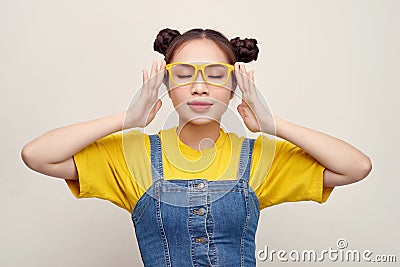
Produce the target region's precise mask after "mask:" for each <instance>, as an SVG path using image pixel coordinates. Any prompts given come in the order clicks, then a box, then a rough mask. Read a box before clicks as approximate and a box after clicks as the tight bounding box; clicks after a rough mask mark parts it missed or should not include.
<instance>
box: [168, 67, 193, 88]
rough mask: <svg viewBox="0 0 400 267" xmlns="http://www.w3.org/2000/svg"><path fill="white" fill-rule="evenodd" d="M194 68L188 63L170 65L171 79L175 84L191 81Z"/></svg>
mask: <svg viewBox="0 0 400 267" xmlns="http://www.w3.org/2000/svg"><path fill="white" fill-rule="evenodd" d="M195 71H196V68H195V67H194V66H191V65H188V64H178V65H175V66H173V67H172V79H173V81H174V83H175V84H178V85H180V84H187V83H190V82H192V80H193V77H194V75H195Z"/></svg>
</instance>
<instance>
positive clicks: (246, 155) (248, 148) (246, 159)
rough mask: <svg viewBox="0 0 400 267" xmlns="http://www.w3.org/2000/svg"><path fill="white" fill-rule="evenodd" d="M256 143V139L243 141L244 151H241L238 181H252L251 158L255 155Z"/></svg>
mask: <svg viewBox="0 0 400 267" xmlns="http://www.w3.org/2000/svg"><path fill="white" fill-rule="evenodd" d="M254 141H255V140H254V139H250V138H245V139H244V140H243V143H242V149H241V151H240V159H239V170H238V180H240V179H243V180H245V181H247V182H248V181H249V179H250V168H251V158H252V155H253V147H254Z"/></svg>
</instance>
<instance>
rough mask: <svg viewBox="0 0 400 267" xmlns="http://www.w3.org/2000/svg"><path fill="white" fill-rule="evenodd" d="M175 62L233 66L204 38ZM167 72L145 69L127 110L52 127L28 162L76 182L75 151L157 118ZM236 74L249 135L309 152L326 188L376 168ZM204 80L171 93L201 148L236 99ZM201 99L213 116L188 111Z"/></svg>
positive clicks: (29, 148) (187, 133)
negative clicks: (278, 112) (282, 114)
mask: <svg viewBox="0 0 400 267" xmlns="http://www.w3.org/2000/svg"><path fill="white" fill-rule="evenodd" d="M172 61H173V62H178V61H188V62H196V61H209V62H225V63H228V61H227V57H226V55H224V53H223V51H222V50H221V49H220V48H219V47H218V46H217V45H216V44H215V43H213V42H212V41H210V40H205V39H198V40H192V41H189V42H187V43H186V44H185V45H183V46H182V47H180V48H179V49H178V50H177V51H176V52H175V54H174V56H173V59H172ZM164 70H165V62H163V61H162V62H161V63H160V66H158V63H157V62H156V61H153V64H152V68H151V72H150V75H149V74H148V72H147V70H143V86H142V90H141V93H140V96H139V98H138V100H137V101H136V102H135V103H134V104H133V105H132V106H130V107H129V109H128V110H127V111H126V112H120V113H118V114H114V115H111V116H107V117H103V118H99V119H96V120H91V121H87V122H81V123H77V124H73V125H69V126H65V127H61V128H57V129H53V130H51V131H49V132H47V133H45V134H43V135H41V136H39V137H37V138H36V139H34V140H32V141H31V142H29V143H27V144H26V145H25V146H24V147H23V149H22V151H21V156H22V159H23V161H24V162H25V164H26V165H27V166H28V167H30V168H31V169H33V170H36V171H38V172H40V173H43V174H46V175H49V176H52V177H60V178H64V179H73V180H77V179H78V173H77V170H76V167H75V163H74V161H73V158H72V157H73V155H74V154H75V153H77V152H78V151H80V150H81V149H83V148H84V147H86V146H88V145H89V144H91V143H93V142H95V141H96V140H98V139H100V138H102V137H104V136H107V135H109V134H112V133H114V132H117V131H120V130H122V129H128V128H134V127H145V126H146V125H148V124H149V123H150V122H151V121H152V120H153V119H154V117H155V116H156V114H157V112H158V110H159V109H160V107H161V105H162V103H161V100H160V99H158V88H159V86H160V85H161V83H162V81H163V76H164ZM235 73H236V78H237V81H238V85H239V88H240V90H241V92H242V103H241V104H240V105H238V107H237V109H238V112H239V114H240V115H241V117H242V119H243V121H244V123H245V125H246V126H247V128H248V129H249V130H250V131H252V132H262V133H267V134H273V135H276V136H278V137H280V138H283V139H285V140H287V141H290V142H291V143H293V144H295V145H297V146H298V147H300V148H302V149H303V150H305V151H306V152H307V153H308V154H309V155H311V156H312V157H314V158H315V159H316V160H318V161H319V162H320V163H321V164H322V165H323V166H325V167H326V169H325V171H324V186H325V187H332V186H339V185H345V184H350V183H354V182H357V181H360V180H362V179H363V178H365V177H366V176H367V175H368V174H369V172H370V171H371V168H372V164H371V161H370V159H369V158H368V156H366V155H365V154H364V153H362V152H361V151H360V150H358V149H356V148H355V147H353V146H351V145H350V144H348V143H346V142H344V141H342V140H339V139H337V138H335V137H332V136H330V135H327V134H325V133H322V132H319V131H316V130H313V129H309V128H306V127H303V126H300V125H296V124H294V123H291V122H288V121H285V120H283V119H281V118H279V117H277V116H274V115H272V114H270V112H269V110H268V108H267V107H266V106H264V104H263V102H262V101H261V100H260V99H259V98H258V96H257V93H256V88H255V86H254V73H253V72H248V71H247V70H246V68H245V66H244V64H242V63H236V64H235ZM200 76H201V75H200ZM200 76H199V75H198V79H199V81H198V82H196V83H193V84H192V85H189V86H184V87H176V88H172V85H171V84H170V88H171V90H170V91H169V96H170V98H171V100H172V103H173V105H174V107H175V108H176V111H177V112H178V114H179V125H178V134H179V138H180V139H181V141H182V142H184V143H185V144H187V145H189V146H190V147H192V148H193V149H197V150H199V149H204V148H207V147H210V146H212V145H213V143H214V142H215V141H216V140H217V138H218V137H219V129H220V124H219V121H220V118H221V116H222V114H223V113H224V112H225V111H226V107H227V105H228V104H229V101H230V99H232V96H233V93H232V91H231V90H229V89H222V88H216V87H213V86H210V85H207V84H205V83H203V82H202V81H201V77H200ZM198 98H203V99H209V100H210V101H214V102H213V103H214V105H213V108H212V112H210V113H208V114H204V113H202V114H196V113H194V112H193V111H191V110H189V109H188V106H187V102H188V101H191V100H193V99H198ZM203 140H210V142H202V141H203Z"/></svg>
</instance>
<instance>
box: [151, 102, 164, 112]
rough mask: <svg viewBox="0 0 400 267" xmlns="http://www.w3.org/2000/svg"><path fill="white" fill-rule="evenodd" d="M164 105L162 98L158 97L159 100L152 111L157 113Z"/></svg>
mask: <svg viewBox="0 0 400 267" xmlns="http://www.w3.org/2000/svg"><path fill="white" fill-rule="evenodd" d="M161 106H162V102H161V99H158V100H157V102H156V103H155V104H154V106H153V108H152V109H151V111H150V113H153V114H156V113H157V112H158V111H159V110H160V108H161Z"/></svg>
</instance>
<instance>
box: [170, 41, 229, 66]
mask: <svg viewBox="0 0 400 267" xmlns="http://www.w3.org/2000/svg"><path fill="white" fill-rule="evenodd" d="M173 62H224V63H229V61H228V58H227V56H226V55H225V52H224V51H223V50H222V49H221V48H220V47H219V46H218V45H217V44H216V43H215V42H214V41H211V40H208V39H196V40H191V41H188V42H186V43H185V44H183V45H182V46H181V47H179V48H178V49H177V50H176V51H175V53H174V56H173V57H172V60H171V63H173Z"/></svg>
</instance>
